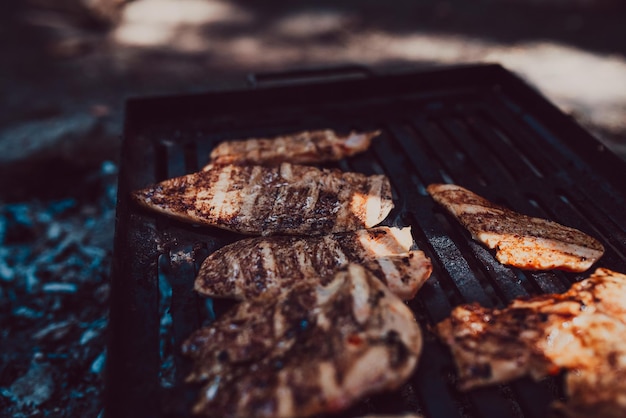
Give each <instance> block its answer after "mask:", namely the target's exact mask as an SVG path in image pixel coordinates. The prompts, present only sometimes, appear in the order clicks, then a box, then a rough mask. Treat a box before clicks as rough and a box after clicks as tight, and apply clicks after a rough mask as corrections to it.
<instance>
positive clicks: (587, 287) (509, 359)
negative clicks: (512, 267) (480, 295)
mask: <svg viewBox="0 0 626 418" xmlns="http://www.w3.org/2000/svg"><path fill="white" fill-rule="evenodd" d="M436 331H437V333H438V335H439V336H440V337H441V339H442V340H443V341H444V342H445V343H446V344H447V345H448V346H449V347H450V350H451V351H452V354H453V357H454V361H455V363H456V366H457V369H458V373H459V377H460V388H461V389H464V390H466V389H470V388H473V387H477V386H483V385H487V384H493V383H501V382H504V381H508V380H511V379H514V378H517V377H521V376H523V375H531V376H532V377H533V378H535V379H540V378H542V377H544V376H546V375H549V374H555V373H558V372H560V371H561V370H565V371H566V372H567V375H566V380H565V381H566V392H567V394H568V397H569V399H568V401H567V402H566V403H565V404H564V405H562V406H560V408H562V409H563V410H564V411H565V412H566V413H567V414H568V415H571V416H608V417H613V416H626V379H625V377H626V338H625V336H626V275H623V274H620V273H616V272H613V271H610V270H607V269H597V270H596V272H595V273H594V274H593V275H591V276H590V277H589V278H587V279H585V280H582V281H580V282H578V283H576V284H574V285H573V286H572V287H571V288H570V290H568V291H567V292H565V293H563V294H550V295H541V296H536V297H532V298H527V299H518V300H514V301H513V302H512V303H511V304H510V305H509V306H508V307H506V308H505V309H487V308H483V307H480V306H478V305H476V304H471V305H463V306H459V307H456V308H455V309H454V310H453V311H452V315H451V316H450V318H448V319H446V320H444V321H442V322H441V323H439V324H438V325H437V327H436ZM600 412H602V414H603V415H598V414H600ZM579 414H582V415H579Z"/></svg>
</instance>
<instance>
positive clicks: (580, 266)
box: [428, 184, 604, 272]
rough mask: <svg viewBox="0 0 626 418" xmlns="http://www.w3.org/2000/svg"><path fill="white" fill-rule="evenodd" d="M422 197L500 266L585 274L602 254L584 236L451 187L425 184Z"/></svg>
mask: <svg viewBox="0 0 626 418" xmlns="http://www.w3.org/2000/svg"><path fill="white" fill-rule="evenodd" d="M428 193H430V195H431V196H432V197H433V199H434V200H435V201H436V202H437V203H439V204H441V205H442V206H443V207H445V208H446V209H447V210H448V212H450V213H451V214H452V215H453V216H454V217H456V218H457V219H458V221H459V222H460V223H461V224H462V225H463V226H464V227H465V228H467V229H468V230H469V232H470V233H471V234H472V237H473V238H474V239H476V240H478V241H480V242H482V243H483V244H485V245H486V246H487V247H489V248H491V249H494V248H495V249H496V258H497V260H498V261H499V262H501V263H502V264H508V265H511V266H514V267H519V268H522V269H532V270H551V269H558V270H566V271H573V272H582V271H586V270H587V269H589V267H591V266H592V265H593V263H595V262H596V261H597V260H598V259H599V258H600V257H602V255H603V254H604V247H603V246H602V244H600V242H598V240H596V239H595V238H592V237H590V236H589V235H587V234H585V233H583V232H581V231H579V230H577V229H574V228H570V227H567V226H563V225H560V224H558V223H556V222H552V221H548V220H545V219H540V218H532V217H530V216H526V215H522V214H519V213H516V212H513V211H512V210H510V209H507V208H504V207H501V206H498V205H495V204H493V203H491V202H490V201H488V200H487V199H484V198H482V197H480V196H478V195H476V194H475V193H472V192H470V191H469V190H467V189H464V188H462V187H460V186H456V185H454V184H431V185H430V186H428Z"/></svg>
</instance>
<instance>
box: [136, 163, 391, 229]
mask: <svg viewBox="0 0 626 418" xmlns="http://www.w3.org/2000/svg"><path fill="white" fill-rule="evenodd" d="M133 197H134V199H135V200H136V201H137V202H139V203H140V204H141V205H144V206H146V207H148V208H150V209H152V210H155V211H158V212H161V213H164V214H166V215H169V216H172V217H174V218H177V219H180V220H183V221H187V222H193V223H198V224H202V225H211V226H216V227H219V228H223V229H227V230H230V231H235V232H240V233H244V234H252V235H274V234H289V235H320V234H327V233H333V232H342V231H354V230H357V229H361V228H369V227H371V226H374V225H376V224H378V223H380V222H381V221H382V220H383V219H384V218H385V217H386V216H387V214H388V213H389V211H391V209H392V207H393V202H392V200H391V186H390V184H389V179H387V177H385V176H383V175H373V176H366V175H364V174H360V173H344V172H341V171H338V170H326V169H323V170H322V169H318V168H314V167H307V166H300V165H292V164H288V163H284V164H281V165H280V166H279V167H271V168H270V167H263V166H239V165H212V166H209V167H207V168H205V171H202V172H199V173H193V174H189V175H186V176H182V177H177V178H173V179H169V180H165V181H163V182H161V183H158V184H156V185H154V186H151V187H148V188H145V189H142V190H139V191H136V192H135V193H134V194H133Z"/></svg>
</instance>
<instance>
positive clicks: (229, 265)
mask: <svg viewBox="0 0 626 418" xmlns="http://www.w3.org/2000/svg"><path fill="white" fill-rule="evenodd" d="M412 243H413V238H412V237H411V229H410V228H403V229H399V228H389V227H377V228H371V229H362V230H358V231H354V232H343V233H337V234H331V235H323V236H319V237H292V236H273V237H265V238H248V239H243V240H239V241H236V242H234V243H232V244H230V245H227V246H225V247H223V248H221V249H219V250H217V251H215V252H214V253H213V254H211V255H209V256H208V257H207V258H206V259H205V260H204V262H203V263H202V267H201V268H200V272H199V273H198V276H197V278H196V281H195V290H196V291H198V292H199V293H201V294H204V295H207V296H212V297H220V298H224V297H226V298H236V299H251V298H253V297H258V296H260V295H264V294H269V293H272V294H278V293H281V292H283V291H285V290H286V289H289V288H291V287H293V286H294V285H295V284H297V283H300V282H303V281H306V280H310V281H314V282H317V283H320V284H322V285H326V284H327V283H328V282H330V281H331V280H332V279H333V276H334V275H335V272H336V271H337V270H339V269H341V268H344V267H346V266H347V265H348V264H349V263H357V264H361V265H363V266H364V267H366V268H367V269H368V270H370V271H371V272H373V273H374V275H375V276H376V277H377V278H379V279H380V280H382V281H383V282H384V283H386V284H387V286H388V287H389V288H390V290H391V291H392V292H393V293H394V294H395V295H396V296H398V297H400V298H401V299H405V300H406V299H412V298H413V297H414V296H415V293H416V292H417V290H418V289H419V288H420V287H421V286H422V284H423V283H424V282H425V281H426V279H428V277H429V276H430V273H431V271H432V265H431V263H430V260H429V259H428V258H427V257H426V256H425V255H424V253H423V252H422V251H409V249H410V247H411V245H412Z"/></svg>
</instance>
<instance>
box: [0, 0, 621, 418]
mask: <svg viewBox="0 0 626 418" xmlns="http://www.w3.org/2000/svg"><path fill="white" fill-rule="evenodd" d="M117 3H119V4H120V6H119V8H113V9H108V8H107V9H105V10H106V13H109V12H111V10H113V12H112V13H110V14H105V15H103V14H102V13H101V9H98V10H100V11H94V9H93V7H94V5H100V6H101V5H107V6H110V5H112V4H117ZM103 16H104V17H103ZM0 48H1V51H2V65H0V91H1V92H2V94H0V109H2V112H0V207H1V210H0V249H2V251H0V328H2V329H3V331H2V332H1V333H0V338H3V339H5V340H7V341H8V342H9V344H8V346H9V347H10V349H9V350H2V351H3V353H2V356H0V411H5V412H0V416H9V415H3V413H5V414H10V415H14V416H33V415H43V416H72V412H71V411H72V409H71V407H70V405H71V404H74V405H77V404H79V405H80V406H79V407H78V408H79V409H75V410H73V411H74V412H76V411H80V413H81V415H82V416H96V415H97V414H98V413H99V411H100V410H101V401H100V395H101V391H102V377H101V370H102V367H103V366H102V364H103V362H104V361H105V358H106V355H105V353H104V344H105V329H106V314H107V308H106V306H107V298H108V287H107V283H106V281H107V274H108V268H109V264H108V262H107V261H106V260H110V255H111V251H112V231H113V228H114V210H115V208H114V205H115V174H116V164H117V161H118V153H119V146H120V142H121V133H122V123H123V117H124V115H123V106H124V101H125V100H126V99H127V98H129V97H135V96H145V95H162V94H179V93H188V92H200V91H208V90H216V89H225V88H233V87H239V88H243V87H245V86H246V76H247V75H248V74H250V73H262V72H270V71H280V70H284V69H290V68H311V67H327V66H337V65H342V64H364V65H367V66H369V67H371V68H373V69H374V70H375V71H380V72H385V71H398V70H406V69H411V68H424V67H434V66H441V65H444V66H445V65H455V64H461V63H472V62H498V63H501V64H503V65H504V66H505V67H507V68H508V69H510V70H512V71H514V72H516V73H517V74H519V75H520V76H522V77H523V78H524V79H525V80H527V81H528V82H529V83H531V84H532V85H534V86H535V87H537V88H538V89H539V90H540V91H541V92H543V93H544V94H545V95H546V96H547V97H548V98H549V99H550V100H552V101H553V102H554V103H555V104H557V106H559V107H560V108H561V109H562V110H563V111H565V112H567V113H570V114H572V115H573V116H574V117H575V118H576V119H577V120H578V121H579V122H580V123H581V124H582V125H583V126H584V127H585V128H587V129H588V130H589V131H591V132H592V133H593V134H594V135H595V136H596V137H597V138H598V139H599V140H601V141H602V142H603V143H604V144H606V146H607V147H609V148H610V149H612V150H613V151H614V152H615V153H617V154H618V155H620V156H621V157H622V158H624V159H626V6H625V3H623V2H621V1H619V0H616V1H611V0H605V1H593V0H588V1H585V0H578V1H564V0H562V1H561V0H544V1H539V0H475V1H471V2H469V1H466V0H449V1H436V0H425V1H421V2H415V1H409V0H396V1H394V2H381V1H374V0H344V1H329V0H321V1H316V2H309V1H284V0H271V1H263V2H260V1H256V2H253V1H243V0H232V1H226V0H223V1H220V0H136V1H131V2H123V1H116V0H96V1H82V0H64V1H52V0H31V1H29V2H21V1H18V0H14V1H3V2H0ZM7 225H9V226H7ZM11 225H12V226H11ZM7 228H8V229H7ZM7 231H8V232H7ZM77 231H80V233H77ZM24 234H26V235H24ZM61 244H63V245H65V246H66V247H67V248H66V247H63V251H60V250H59V249H58V247H59V246H60V245H61ZM25 254H26V255H25ZM78 259H80V260H83V261H82V263H83V264H80V263H78V262H77V261H76V260H78ZM50 260H52V261H50ZM89 260H91V261H93V260H98V263H96V264H94V263H93V262H89ZM52 262H55V263H59V264H63V263H65V264H66V265H67V264H68V263H70V264H71V263H77V264H75V265H74V264H72V266H73V267H72V268H73V270H72V274H73V276H72V277H73V278H72V279H71V280H70V279H68V278H67V277H59V275H60V274H62V273H63V272H65V273H64V274H66V273H67V270H64V267H62V266H61V267H59V269H58V270H52V269H50V267H49V264H50V263H52ZM37 263H39V264H40V265H41V266H42V269H44V270H45V275H43V274H40V275H38V273H37V272H35V273H33V271H35V270H32V268H31V266H32V265H36V266H37V265H39V264H37ZM46 266H47V267H46ZM66 267H67V266H66ZM46 289H47V290H48V291H49V292H47V293H46ZM85 289H86V290H85ZM83 291H85V292H88V295H89V297H85V298H82V297H78V296H77V295H80V294H81V292H83ZM55 309H56V310H55ZM33 335H35V336H37V337H36V338H34V337H32V336H33ZM77 347H78V348H77ZM80 347H82V348H80ZM64 353H79V354H70V356H75V357H76V356H78V357H76V358H75V359H74V360H71V361H70V360H67V358H65V357H63V355H66V354H64ZM59 367H60V368H63V367H66V368H68V370H69V372H67V373H69V374H67V373H66V376H68V375H69V376H70V377H71V378H70V379H69V380H67V381H65V382H64V383H62V384H61V383H58V382H56V383H55V380H54V379H56V378H57V377H58V373H57V372H55V370H56V369H55V368H59ZM34 381H40V382H44V383H45V382H48V384H47V385H44V386H42V387H40V391H39V392H38V393H39V396H38V397H37V396H35V397H33V396H32V395H27V393H28V391H29V390H30V389H29V386H28V383H29V382H34ZM61 393H63V394H64V395H63V396H61V395H60V394H61ZM65 395H67V396H65ZM6 411H9V412H6Z"/></svg>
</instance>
